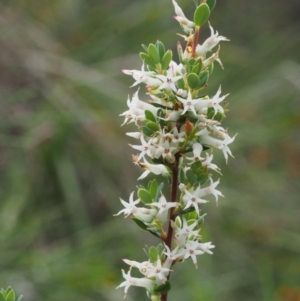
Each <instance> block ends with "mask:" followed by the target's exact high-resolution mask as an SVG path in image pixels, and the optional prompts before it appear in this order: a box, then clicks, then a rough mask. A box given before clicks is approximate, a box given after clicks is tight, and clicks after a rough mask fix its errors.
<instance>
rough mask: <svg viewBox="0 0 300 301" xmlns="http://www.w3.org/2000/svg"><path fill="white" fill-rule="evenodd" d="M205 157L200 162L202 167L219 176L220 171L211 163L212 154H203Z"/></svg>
mask: <svg viewBox="0 0 300 301" xmlns="http://www.w3.org/2000/svg"><path fill="white" fill-rule="evenodd" d="M205 155H206V159H205V160H204V161H202V166H206V167H207V168H210V169H211V170H214V171H216V172H218V173H219V174H221V169H220V168H219V167H218V166H217V165H216V164H214V163H211V162H212V159H213V157H214V156H213V154H211V155H209V154H208V153H205Z"/></svg>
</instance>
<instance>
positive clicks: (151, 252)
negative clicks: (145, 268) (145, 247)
mask: <svg viewBox="0 0 300 301" xmlns="http://www.w3.org/2000/svg"><path fill="white" fill-rule="evenodd" d="M148 254H149V259H150V261H151V262H156V261H157V258H158V252H157V250H156V248H154V247H153V246H152V247H150V248H149V251H148Z"/></svg>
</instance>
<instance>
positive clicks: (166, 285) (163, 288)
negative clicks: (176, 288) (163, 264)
mask: <svg viewBox="0 0 300 301" xmlns="http://www.w3.org/2000/svg"><path fill="white" fill-rule="evenodd" d="M170 289H171V284H170V282H169V281H166V282H165V283H164V284H162V285H160V286H159V287H157V288H155V289H154V290H153V291H154V292H155V293H166V292H168V291H169V290H170Z"/></svg>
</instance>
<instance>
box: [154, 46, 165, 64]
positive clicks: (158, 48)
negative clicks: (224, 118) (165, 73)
mask: <svg viewBox="0 0 300 301" xmlns="http://www.w3.org/2000/svg"><path fill="white" fill-rule="evenodd" d="M155 46H156V48H157V50H158V53H159V57H160V61H161V60H162V58H163V57H164V55H165V52H166V50H165V46H164V44H163V43H162V42H161V41H157V42H156V43H155Z"/></svg>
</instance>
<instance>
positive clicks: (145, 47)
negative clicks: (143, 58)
mask: <svg viewBox="0 0 300 301" xmlns="http://www.w3.org/2000/svg"><path fill="white" fill-rule="evenodd" d="M142 47H143V48H144V50H145V51H146V52H148V47H147V46H146V45H144V44H142Z"/></svg>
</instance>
